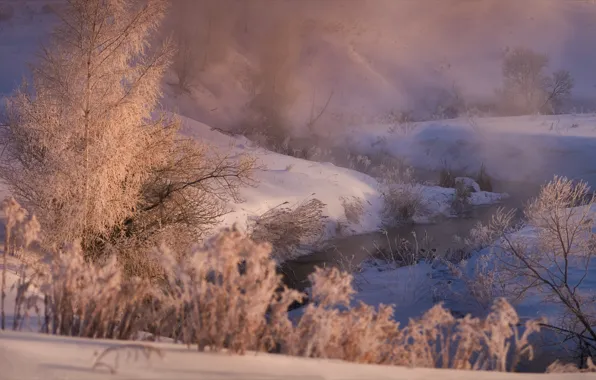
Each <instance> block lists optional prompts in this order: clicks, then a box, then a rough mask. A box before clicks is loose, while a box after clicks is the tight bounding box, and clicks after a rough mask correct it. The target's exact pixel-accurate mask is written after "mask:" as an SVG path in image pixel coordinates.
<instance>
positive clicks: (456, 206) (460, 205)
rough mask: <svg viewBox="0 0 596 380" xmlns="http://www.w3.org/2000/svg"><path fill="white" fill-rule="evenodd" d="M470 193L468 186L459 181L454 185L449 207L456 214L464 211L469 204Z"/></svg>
mask: <svg viewBox="0 0 596 380" xmlns="http://www.w3.org/2000/svg"><path fill="white" fill-rule="evenodd" d="M471 196H472V193H471V191H470V189H469V187H468V186H467V185H466V184H464V183H463V182H459V183H457V184H456V185H455V194H453V200H452V201H451V208H452V209H453V211H455V213H456V214H461V213H463V212H465V211H466V210H467V209H468V208H469V206H470V197H471Z"/></svg>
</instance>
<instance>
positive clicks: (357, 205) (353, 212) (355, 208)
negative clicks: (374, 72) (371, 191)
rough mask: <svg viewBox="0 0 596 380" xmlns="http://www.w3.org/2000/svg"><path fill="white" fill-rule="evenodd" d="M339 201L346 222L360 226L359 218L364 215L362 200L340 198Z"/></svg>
mask: <svg viewBox="0 0 596 380" xmlns="http://www.w3.org/2000/svg"><path fill="white" fill-rule="evenodd" d="M340 200H341V205H342V206H343V208H344V215H345V216H346V220H347V221H348V222H350V223H352V224H360V218H361V217H362V214H363V213H364V205H363V204H362V199H360V198H358V197H352V198H351V199H348V198H344V197H342V198H341V199H340Z"/></svg>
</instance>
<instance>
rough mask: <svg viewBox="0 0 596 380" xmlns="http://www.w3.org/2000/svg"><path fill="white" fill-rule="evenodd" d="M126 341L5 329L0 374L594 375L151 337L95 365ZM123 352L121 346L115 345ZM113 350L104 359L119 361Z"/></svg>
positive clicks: (413, 379)
mask: <svg viewBox="0 0 596 380" xmlns="http://www.w3.org/2000/svg"><path fill="white" fill-rule="evenodd" d="M126 343H127V342H121V341H104V340H87V339H78V338H65V337H57V336H47V335H41V334H31V333H22V332H12V331H6V332H0V368H2V370H1V371H0V379H7V380H8V379H23V380H33V379H47V380H53V379H67V378H69V379H75V378H76V379H80V380H92V379H106V378H110V379H221V380H240V379H242V380H245V379H246V380H249V379H255V380H256V379H279V378H286V379H296V380H311V379H321V380H323V379H324V380H335V379H337V380H340V379H341V380H346V379H387V380H406V379H407V380H422V379H434V378H441V379H444V380H456V379H457V380H460V379H461V380H472V379H474V380H492V379H495V380H496V379H503V378H506V379H510V380H515V379H525V380H533V379H543V380H549V379H563V380H564V379H574V380H581V379H589V378H593V375H589V374H552V375H545V374H534V375H532V374H514V373H511V374H506V375H505V374H502V373H498V372H476V371H455V370H437V369H422V368H418V369H411V368H404V367H390V366H380V365H379V366H377V365H363V364H354V363H345V362H341V361H335V360H333V361H332V360H319V359H304V358H296V357H287V356H281V355H269V354H254V353H247V354H246V355H245V356H229V355H226V354H215V353H199V352H197V351H196V350H194V349H187V348H186V347H185V346H181V345H175V344H169V343H147V344H146V345H149V346H152V347H155V348H157V349H159V350H161V352H162V353H163V358H159V357H158V356H152V357H151V358H150V359H149V361H147V360H146V359H144V358H143V357H142V355H141V357H140V358H139V359H138V360H133V359H132V358H131V357H128V358H126V354H127V352H128V353H130V352H131V351H130V350H129V351H125V350H120V351H119V352H120V356H121V357H120V360H119V366H118V367H117V370H116V373H115V374H110V373H109V372H108V371H107V370H106V369H105V368H96V369H92V366H93V363H94V361H95V359H96V357H97V355H98V354H101V353H102V352H103V351H104V350H105V349H106V348H108V347H116V346H122V345H125V344H126ZM116 352H118V351H116ZM114 355H115V354H114V353H112V354H110V355H108V356H106V357H105V358H104V359H103V360H102V362H104V363H106V364H109V365H111V366H114V363H115V357H114Z"/></svg>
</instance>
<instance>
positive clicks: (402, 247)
mask: <svg viewBox="0 0 596 380" xmlns="http://www.w3.org/2000/svg"><path fill="white" fill-rule="evenodd" d="M383 233H384V235H385V238H386V243H385V244H384V245H383V246H381V245H377V244H375V251H374V252H372V257H373V258H375V259H378V260H381V261H382V262H384V263H387V264H389V265H391V267H393V268H399V267H403V266H409V265H415V264H417V263H419V262H421V261H426V262H432V261H434V260H435V259H436V258H437V257H438V254H437V250H436V249H435V248H433V247H432V243H433V241H432V238H431V237H430V236H429V235H428V234H425V235H424V236H423V237H422V239H420V240H419V239H418V236H417V235H416V233H415V232H412V237H413V242H411V241H410V240H407V239H405V238H402V237H399V236H398V237H396V238H394V239H393V242H392V241H391V239H390V238H389V234H388V232H387V231H383Z"/></svg>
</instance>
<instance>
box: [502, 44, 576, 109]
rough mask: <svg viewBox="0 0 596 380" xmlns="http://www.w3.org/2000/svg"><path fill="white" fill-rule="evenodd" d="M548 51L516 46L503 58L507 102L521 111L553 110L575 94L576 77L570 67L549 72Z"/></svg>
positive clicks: (507, 106) (504, 97)
mask: <svg viewBox="0 0 596 380" xmlns="http://www.w3.org/2000/svg"><path fill="white" fill-rule="evenodd" d="M548 63H549V59H548V56H547V55H546V54H542V53H538V52H535V51H533V50H531V49H528V48H521V47H520V48H515V49H513V50H512V51H511V52H509V53H508V54H507V55H506V56H505V59H504V60H503V67H502V71H503V87H502V88H501V89H500V90H499V92H500V95H501V97H502V98H503V99H502V101H503V105H504V106H505V107H506V108H508V109H510V110H513V111H514V112H517V113H520V112H522V113H524V112H530V113H533V112H548V113H553V112H555V111H556V108H557V107H559V106H560V105H561V103H562V102H563V101H564V100H565V99H567V98H568V97H569V96H570V95H571V90H572V89H573V86H574V81H573V77H572V76H571V74H570V73H569V71H566V70H559V71H556V72H555V73H553V74H552V75H548V74H547V73H545V70H546V69H547V67H548Z"/></svg>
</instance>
